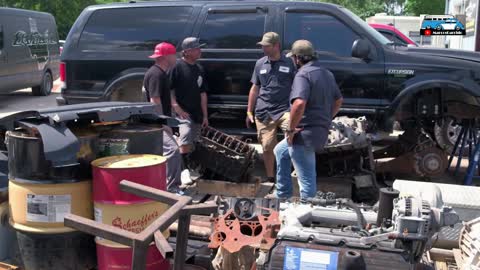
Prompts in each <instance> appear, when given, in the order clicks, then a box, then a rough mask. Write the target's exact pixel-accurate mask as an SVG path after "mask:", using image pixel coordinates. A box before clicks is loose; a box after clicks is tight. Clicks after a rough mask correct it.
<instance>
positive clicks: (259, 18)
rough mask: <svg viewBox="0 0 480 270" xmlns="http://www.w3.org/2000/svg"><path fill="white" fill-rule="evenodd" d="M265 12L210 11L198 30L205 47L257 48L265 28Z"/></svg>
mask: <svg viewBox="0 0 480 270" xmlns="http://www.w3.org/2000/svg"><path fill="white" fill-rule="evenodd" d="M265 16H266V15H265V13H262V12H257V13H211V14H208V17H207V19H206V21H205V24H204V25H203V27H202V30H201V31H200V35H199V37H200V41H201V42H202V43H206V44H207V45H206V48H218V49H239V48H242V49H258V48H259V47H258V46H257V42H259V41H260V39H261V38H262V35H263V32H264V29H265Z"/></svg>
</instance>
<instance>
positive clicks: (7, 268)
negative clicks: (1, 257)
mask: <svg viewBox="0 0 480 270" xmlns="http://www.w3.org/2000/svg"><path fill="white" fill-rule="evenodd" d="M18 269H20V267H18V266H14V265H10V264H7V263H2V262H0V270H18Z"/></svg>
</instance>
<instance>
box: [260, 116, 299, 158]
mask: <svg viewBox="0 0 480 270" xmlns="http://www.w3.org/2000/svg"><path fill="white" fill-rule="evenodd" d="M289 121H290V113H289V112H286V113H285V114H283V116H282V117H280V118H279V119H278V120H277V121H273V120H271V119H270V121H268V122H267V123H264V122H261V121H260V120H259V119H257V118H255V123H256V126H257V135H258V142H260V144H261V145H262V148H263V151H265V152H268V151H273V148H275V146H276V145H277V143H278V140H277V132H278V129H279V128H280V129H281V130H282V131H283V132H285V131H286V130H287V129H288V122H289Z"/></svg>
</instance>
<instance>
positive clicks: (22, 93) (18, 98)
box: [0, 88, 60, 118]
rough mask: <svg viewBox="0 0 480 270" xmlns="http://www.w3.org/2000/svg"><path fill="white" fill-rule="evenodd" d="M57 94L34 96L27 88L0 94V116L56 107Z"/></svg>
mask: <svg viewBox="0 0 480 270" xmlns="http://www.w3.org/2000/svg"><path fill="white" fill-rule="evenodd" d="M59 95H60V94H58V93H52V94H50V95H49V96H46V97H36V96H33V95H32V91H31V90H30V89H29V88H28V89H22V90H18V91H15V92H12V93H10V94H2V95H0V118H1V117H4V116H6V115H9V114H12V113H15V112H20V111H26V110H38V109H44V108H50V107H56V106H57V103H56V101H55V98H56V97H58V96H59Z"/></svg>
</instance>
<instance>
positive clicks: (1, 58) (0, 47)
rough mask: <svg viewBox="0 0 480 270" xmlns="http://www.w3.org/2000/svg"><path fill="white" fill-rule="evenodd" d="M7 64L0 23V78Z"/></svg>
mask: <svg viewBox="0 0 480 270" xmlns="http://www.w3.org/2000/svg"><path fill="white" fill-rule="evenodd" d="M6 63H7V51H6V50H5V37H4V31H3V25H2V24H1V22H0V77H1V76H2V75H3V73H4V72H5V71H4V69H5V67H6Z"/></svg>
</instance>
